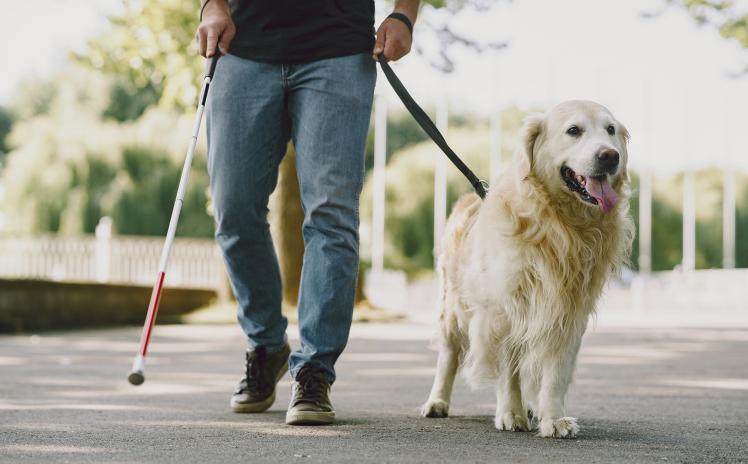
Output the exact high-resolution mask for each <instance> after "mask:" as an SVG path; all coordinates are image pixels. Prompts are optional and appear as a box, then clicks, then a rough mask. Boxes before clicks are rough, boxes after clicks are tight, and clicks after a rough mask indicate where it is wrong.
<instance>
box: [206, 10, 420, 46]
mask: <svg viewBox="0 0 748 464" xmlns="http://www.w3.org/2000/svg"><path fill="white" fill-rule="evenodd" d="M406 32H407V31H406ZM234 35H236V27H234V21H232V20H231V10H230V9H229V4H228V3H227V2H226V0H208V3H207V4H206V5H205V8H204V9H203V19H202V21H200V25H199V26H198V28H197V40H198V44H199V46H200V54H201V55H202V56H204V57H206V58H210V57H211V56H213V54H214V53H215V50H216V45H218V49H219V50H220V51H221V54H222V55H225V54H226V53H228V51H229V44H230V43H231V40H232V39H233V38H234Z"/></svg>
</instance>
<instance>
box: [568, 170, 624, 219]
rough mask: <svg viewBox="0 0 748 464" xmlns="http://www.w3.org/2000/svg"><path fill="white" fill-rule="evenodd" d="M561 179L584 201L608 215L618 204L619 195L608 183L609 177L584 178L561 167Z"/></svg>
mask: <svg viewBox="0 0 748 464" xmlns="http://www.w3.org/2000/svg"><path fill="white" fill-rule="evenodd" d="M561 178H562V179H563V180H564V182H565V183H566V186H567V187H568V188H569V190H571V191H572V192H574V193H576V194H577V195H579V198H581V199H582V201H585V202H587V203H589V204H592V205H597V206H599V207H600V209H601V210H602V211H603V213H607V212H608V211H610V210H612V209H613V207H614V206H615V205H616V203H618V195H617V194H616V192H615V190H613V187H611V186H610V182H608V176H605V175H602V176H583V175H581V174H577V173H576V172H574V171H573V170H572V169H571V168H570V167H568V166H561Z"/></svg>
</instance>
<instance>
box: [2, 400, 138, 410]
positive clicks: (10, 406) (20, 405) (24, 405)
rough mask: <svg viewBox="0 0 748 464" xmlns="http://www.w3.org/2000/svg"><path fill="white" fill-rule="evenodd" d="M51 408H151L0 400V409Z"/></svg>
mask: <svg viewBox="0 0 748 464" xmlns="http://www.w3.org/2000/svg"><path fill="white" fill-rule="evenodd" d="M51 409H72V410H81V411H142V410H150V411H152V410H153V408H152V407H151V408H146V407H141V406H125V405H119V404H94V403H88V404H72V403H68V404H59V403H48V404H39V402H28V403H11V402H7V401H2V402H0V411H37V410H38V411H43V410H51Z"/></svg>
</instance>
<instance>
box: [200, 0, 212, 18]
mask: <svg viewBox="0 0 748 464" xmlns="http://www.w3.org/2000/svg"><path fill="white" fill-rule="evenodd" d="M209 2H210V0H205V3H203V6H201V7H200V21H202V20H203V11H204V10H205V5H207V4H208V3H209Z"/></svg>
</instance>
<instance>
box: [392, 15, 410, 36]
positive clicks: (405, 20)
mask: <svg viewBox="0 0 748 464" xmlns="http://www.w3.org/2000/svg"><path fill="white" fill-rule="evenodd" d="M387 17H388V18H393V19H396V20H398V21H400V22H402V23H403V24H405V26H406V27H407V28H408V31H410V35H413V22H412V21H411V20H410V18H408V16H407V15H405V14H403V13H399V12H397V11H395V12H392V13H390V15H389V16H387Z"/></svg>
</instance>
